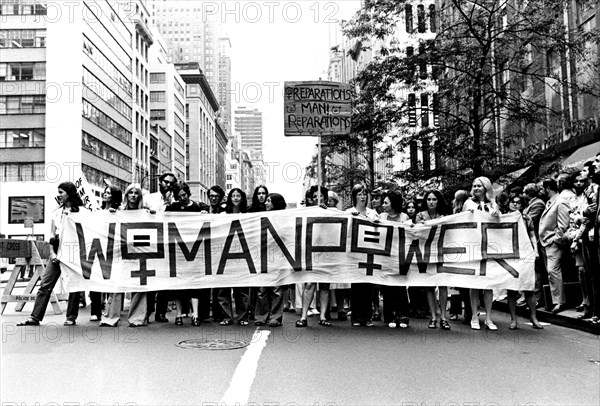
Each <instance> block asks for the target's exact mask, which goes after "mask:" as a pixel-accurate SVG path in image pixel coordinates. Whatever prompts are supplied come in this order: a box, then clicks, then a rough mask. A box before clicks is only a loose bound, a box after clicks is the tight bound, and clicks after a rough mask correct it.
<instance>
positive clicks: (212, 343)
mask: <svg viewBox="0 0 600 406" xmlns="http://www.w3.org/2000/svg"><path fill="white" fill-rule="evenodd" d="M248 344H250V343H247V342H245V341H239V340H224V339H215V340H206V339H201V338H195V339H191V340H184V341H180V342H179V343H178V344H177V346H178V347H181V348H190V349H196V350H235V349H238V348H244V347H247V346H248Z"/></svg>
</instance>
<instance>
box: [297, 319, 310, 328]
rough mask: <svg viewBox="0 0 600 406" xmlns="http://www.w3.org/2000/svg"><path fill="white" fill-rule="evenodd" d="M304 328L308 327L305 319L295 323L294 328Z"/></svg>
mask: <svg viewBox="0 0 600 406" xmlns="http://www.w3.org/2000/svg"><path fill="white" fill-rule="evenodd" d="M306 326H308V323H307V322H306V319H300V320H298V321H297V322H296V327H306Z"/></svg>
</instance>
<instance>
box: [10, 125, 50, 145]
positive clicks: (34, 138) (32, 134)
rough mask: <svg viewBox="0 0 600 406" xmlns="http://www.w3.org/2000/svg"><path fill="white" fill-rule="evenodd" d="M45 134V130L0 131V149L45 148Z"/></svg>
mask: <svg viewBox="0 0 600 406" xmlns="http://www.w3.org/2000/svg"><path fill="white" fill-rule="evenodd" d="M45 133H46V130H45V129H44V128H37V129H29V130H27V129H15V130H0V148H43V147H44V146H45V144H46V135H45Z"/></svg>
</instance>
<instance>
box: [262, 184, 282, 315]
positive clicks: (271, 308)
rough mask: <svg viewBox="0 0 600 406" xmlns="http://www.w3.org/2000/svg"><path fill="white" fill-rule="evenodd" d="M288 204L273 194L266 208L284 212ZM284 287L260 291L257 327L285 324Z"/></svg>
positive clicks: (268, 198) (278, 195) (271, 287)
mask: <svg viewBox="0 0 600 406" xmlns="http://www.w3.org/2000/svg"><path fill="white" fill-rule="evenodd" d="M286 206H287V204H286V202H285V199H284V198H283V196H281V195H280V194H279V193H271V194H270V195H268V196H267V200H266V202H265V208H266V210H267V211H272V210H284V209H285V208H286ZM284 289H285V287H284V286H268V287H262V288H259V289H258V298H257V301H256V314H255V315H256V321H255V322H254V324H256V325H257V326H264V325H265V324H266V323H267V320H268V322H269V327H279V326H281V325H282V322H283V291H284Z"/></svg>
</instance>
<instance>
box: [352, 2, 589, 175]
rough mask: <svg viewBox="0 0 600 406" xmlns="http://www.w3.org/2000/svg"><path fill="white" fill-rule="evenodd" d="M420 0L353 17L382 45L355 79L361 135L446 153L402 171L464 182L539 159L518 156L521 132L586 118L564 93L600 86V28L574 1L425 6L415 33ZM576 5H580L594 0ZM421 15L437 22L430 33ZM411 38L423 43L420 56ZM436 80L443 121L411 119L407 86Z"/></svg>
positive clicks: (418, 89)
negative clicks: (583, 18) (586, 21)
mask: <svg viewBox="0 0 600 406" xmlns="http://www.w3.org/2000/svg"><path fill="white" fill-rule="evenodd" d="M413 3H414V2H410V1H403V0H400V1H398V0H365V2H364V6H363V8H362V9H361V10H360V11H359V12H358V13H357V14H356V15H355V16H354V18H353V19H352V20H351V21H349V22H347V23H346V24H345V26H344V32H345V34H346V35H347V36H348V37H350V38H352V39H354V40H355V41H357V42H358V43H359V44H361V45H362V50H363V51H367V50H370V51H371V52H372V60H371V61H370V62H369V63H368V65H367V66H366V67H365V69H363V70H362V71H361V72H360V73H359V74H358V75H357V77H356V78H355V84H356V85H357V87H358V88H359V89H360V90H359V95H358V104H357V110H356V114H355V115H354V116H353V126H355V129H356V133H355V134H354V135H353V140H351V142H354V143H356V144H357V145H358V148H360V147H361V146H362V147H364V146H368V145H374V146H376V147H377V146H380V147H381V146H382V145H383V144H385V145H383V147H384V148H385V147H387V148H390V147H391V148H395V149H398V150H400V149H405V148H406V147H407V146H409V145H410V143H411V142H415V141H416V142H419V143H421V142H423V141H424V140H430V143H431V145H432V146H434V150H435V154H436V156H437V157H438V158H439V159H438V163H443V165H436V168H435V170H433V171H432V172H428V171H426V170H419V171H414V170H410V171H401V172H399V173H397V176H399V177H402V179H405V180H407V181H412V182H418V181H422V180H423V179H427V178H431V177H439V178H440V179H443V183H444V184H446V185H448V184H452V185H453V186H456V187H459V186H461V185H462V183H464V178H465V174H472V176H479V175H488V176H491V177H492V178H493V177H495V176H494V175H495V174H496V173H501V172H503V171H506V170H507V169H508V168H510V167H511V166H519V165H523V164H525V163H526V162H527V160H528V159H531V158H532V157H528V156H516V155H515V154H514V151H515V150H516V149H517V148H518V146H519V143H520V140H522V139H524V138H526V137H528V136H531V134H533V133H538V134H548V133H550V132H552V131H556V130H560V129H563V130H564V129H568V128H570V127H572V126H575V125H577V121H578V119H579V116H578V113H577V112H573V111H570V110H569V109H568V108H564V106H566V105H567V104H566V103H563V101H565V100H568V99H569V98H571V99H576V100H581V98H582V97H584V96H591V97H598V96H599V95H600V92H599V91H598V80H597V79H598V66H597V56H596V52H595V51H596V50H597V44H598V39H599V33H598V29H596V28H593V29H587V30H584V29H582V28H580V26H579V24H578V23H579V22H580V21H578V18H579V17H578V14H577V13H574V12H573V10H572V9H571V8H570V7H571V5H572V4H571V3H572V2H571V1H565V0H527V1H526V0H470V1H469V0H447V1H445V2H438V3H437V4H438V5H439V4H442V6H441V7H439V8H438V9H436V10H435V11H430V10H425V14H423V15H419V16H417V19H416V20H417V21H418V23H417V24H416V26H415V27H413V32H409V33H407V32H406V20H405V18H404V17H405V15H406V8H405V6H406V5H407V4H410V5H412V8H413V10H414V12H415V13H417V12H420V11H417V10H416V3H414V4H413ZM577 4H578V7H579V8H578V10H580V11H581V10H582V9H583V10H584V9H585V7H586V6H591V5H592V4H595V2H589V1H584V0H583V1H578V2H577ZM430 13H434V14H430ZM421 19H424V20H425V21H426V24H427V27H431V24H433V25H434V26H435V28H436V29H435V31H436V32H435V33H434V34H431V35H429V36H427V35H422V34H419V31H421V28H422V27H421V26H420V24H421V21H422V20H421ZM565 20H567V23H565ZM409 28H410V27H409ZM407 40H408V41H411V40H412V41H413V42H416V43H415V45H414V52H412V54H411V53H408V52H407ZM432 84H434V85H435V87H437V90H436V91H435V93H436V103H434V104H430V105H429V106H428V108H427V109H424V110H422V111H424V112H425V113H427V114H429V113H430V111H431V109H433V110H434V112H433V113H434V114H435V116H436V118H438V120H439V123H438V126H436V127H434V126H433V125H431V124H430V125H429V126H427V127H420V126H417V127H414V126H410V125H409V124H408V120H407V116H408V114H409V112H410V108H411V106H409V105H408V104H407V103H406V94H407V93H409V92H412V93H423V92H425V93H427V92H431V86H432ZM432 93H433V92H432ZM431 96H433V94H432V95H431ZM431 99H432V98H430V99H429V100H431Z"/></svg>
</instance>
